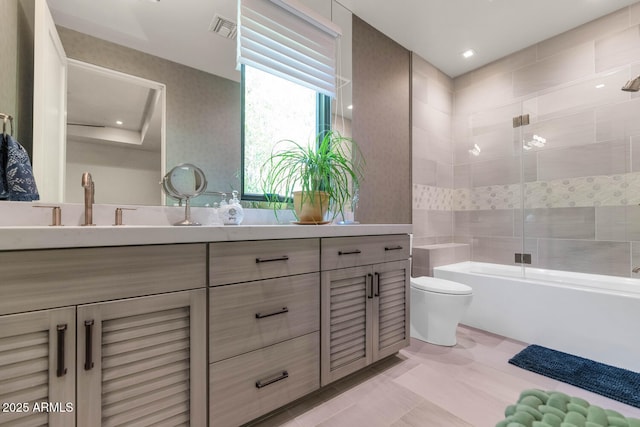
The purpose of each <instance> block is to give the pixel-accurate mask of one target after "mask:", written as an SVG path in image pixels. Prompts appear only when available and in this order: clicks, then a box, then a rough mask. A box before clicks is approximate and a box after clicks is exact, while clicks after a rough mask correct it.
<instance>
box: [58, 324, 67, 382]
mask: <svg viewBox="0 0 640 427" xmlns="http://www.w3.org/2000/svg"><path fill="white" fill-rule="evenodd" d="M56 330H57V333H58V366H57V369H56V376H58V377H62V376H64V375H65V374H66V373H67V368H66V367H65V363H64V335H65V332H66V331H67V325H58V326H57V327H56Z"/></svg>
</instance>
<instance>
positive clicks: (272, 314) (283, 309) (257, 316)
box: [256, 307, 289, 319]
mask: <svg viewBox="0 0 640 427" xmlns="http://www.w3.org/2000/svg"><path fill="white" fill-rule="evenodd" d="M288 312H289V309H288V308H287V307H282V310H278V311H274V312H273V313H267V314H262V313H256V319H264V318H265V317H270V316H275V315H277V314H284V313H288Z"/></svg>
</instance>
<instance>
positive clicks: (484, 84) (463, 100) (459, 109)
mask: <svg viewBox="0 0 640 427" xmlns="http://www.w3.org/2000/svg"><path fill="white" fill-rule="evenodd" d="M513 102H514V99H513V73H511V72H507V73H501V74H494V75H491V76H489V77H487V78H486V79H483V80H482V81H479V82H478V84H474V85H470V86H467V87H464V88H457V87H456V92H455V94H454V101H453V106H454V108H453V110H454V112H455V114H465V113H473V112H477V111H485V110H488V109H492V108H495V107H500V106H503V105H508V104H512V103H513Z"/></svg>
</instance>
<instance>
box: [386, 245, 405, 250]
mask: <svg viewBox="0 0 640 427" xmlns="http://www.w3.org/2000/svg"><path fill="white" fill-rule="evenodd" d="M401 249H402V246H400V245H395V246H385V247H384V250H385V251H399V250H401Z"/></svg>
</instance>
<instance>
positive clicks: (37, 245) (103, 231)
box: [0, 224, 411, 250]
mask: <svg viewBox="0 0 640 427" xmlns="http://www.w3.org/2000/svg"><path fill="white" fill-rule="evenodd" d="M407 233H411V225H410V224H356V225H332V224H328V225H293V224H292V225H236V226H232V225H227V226H222V225H218V226H199V227H198V226H196V227H176V226H170V225H155V226H142V225H125V226H121V227H115V226H95V227H81V226H62V227H47V226H38V227H30V226H18V227H0V250H22V249H48V248H77V247H95V246H128V245H155V244H169V243H198V242H226V241H234V240H267V239H294V238H295V239H297V238H309V237H339V236H366V235H380V234H407Z"/></svg>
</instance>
